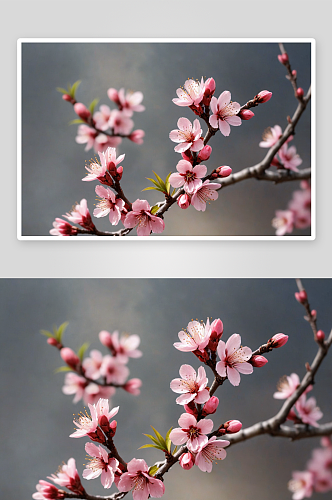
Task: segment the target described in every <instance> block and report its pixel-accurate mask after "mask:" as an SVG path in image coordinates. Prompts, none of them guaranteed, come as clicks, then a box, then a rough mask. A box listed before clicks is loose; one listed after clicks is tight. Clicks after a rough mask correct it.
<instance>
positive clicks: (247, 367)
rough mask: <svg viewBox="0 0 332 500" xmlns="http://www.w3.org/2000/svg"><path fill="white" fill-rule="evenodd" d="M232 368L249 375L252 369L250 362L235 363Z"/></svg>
mask: <svg viewBox="0 0 332 500" xmlns="http://www.w3.org/2000/svg"><path fill="white" fill-rule="evenodd" d="M234 368H235V369H236V370H237V371H238V372H240V373H243V374H244V375H249V374H250V373H252V372H253V371H254V369H253V366H252V365H251V364H250V363H236V364H235V365H234Z"/></svg>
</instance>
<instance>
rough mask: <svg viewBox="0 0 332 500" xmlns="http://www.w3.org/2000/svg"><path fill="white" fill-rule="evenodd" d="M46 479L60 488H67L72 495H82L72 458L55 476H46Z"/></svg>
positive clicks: (81, 487) (79, 480)
mask: <svg viewBox="0 0 332 500" xmlns="http://www.w3.org/2000/svg"><path fill="white" fill-rule="evenodd" d="M48 479H51V480H52V481H53V482H54V483H56V484H59V485H60V486H64V487H65V488H68V489H69V490H70V491H73V492H74V493H77V494H82V493H83V491H84V488H83V486H82V484H81V479H80V476H79V474H78V471H77V469H76V462H75V459H74V458H70V459H69V460H68V463H67V464H63V465H62V466H61V468H60V470H59V471H58V472H57V473H56V474H52V475H51V476H48Z"/></svg>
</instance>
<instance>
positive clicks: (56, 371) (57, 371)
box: [54, 366, 72, 373]
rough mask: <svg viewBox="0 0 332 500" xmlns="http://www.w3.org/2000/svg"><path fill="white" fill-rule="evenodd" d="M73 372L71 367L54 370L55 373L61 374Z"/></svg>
mask: <svg viewBox="0 0 332 500" xmlns="http://www.w3.org/2000/svg"><path fill="white" fill-rule="evenodd" d="M71 371H72V368H70V367H69V366H60V367H59V368H56V369H55V370H54V373H59V372H71Z"/></svg>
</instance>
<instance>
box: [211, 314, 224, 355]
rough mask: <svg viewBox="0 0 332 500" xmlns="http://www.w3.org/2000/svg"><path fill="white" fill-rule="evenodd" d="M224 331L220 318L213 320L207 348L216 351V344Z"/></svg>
mask: <svg viewBox="0 0 332 500" xmlns="http://www.w3.org/2000/svg"><path fill="white" fill-rule="evenodd" d="M223 331H224V325H223V322H222V321H221V319H220V318H218V319H215V320H214V321H212V323H211V335H210V340H209V343H208V348H209V349H211V351H216V350H217V347H218V342H219V340H220V339H221V336H222V334H223Z"/></svg>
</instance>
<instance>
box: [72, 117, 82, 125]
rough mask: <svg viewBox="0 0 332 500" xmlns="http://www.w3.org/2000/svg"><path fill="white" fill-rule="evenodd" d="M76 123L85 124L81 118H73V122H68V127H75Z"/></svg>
mask: <svg viewBox="0 0 332 500" xmlns="http://www.w3.org/2000/svg"><path fill="white" fill-rule="evenodd" d="M77 123H85V121H84V120H82V119H81V118H75V119H74V120H71V121H70V122H69V125H76V124H77Z"/></svg>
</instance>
